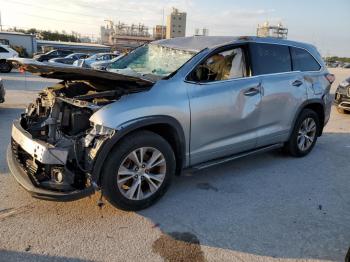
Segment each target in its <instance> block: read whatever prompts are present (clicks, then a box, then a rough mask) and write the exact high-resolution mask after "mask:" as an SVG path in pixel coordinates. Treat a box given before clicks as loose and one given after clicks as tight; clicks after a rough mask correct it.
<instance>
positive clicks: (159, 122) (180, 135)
mask: <svg viewBox="0 0 350 262" xmlns="http://www.w3.org/2000/svg"><path fill="white" fill-rule="evenodd" d="M140 130H149V131H152V132H154V133H156V134H158V135H160V136H161V137H163V138H164V139H165V140H166V141H167V142H168V143H169V144H170V146H171V147H172V149H173V150H174V154H175V159H176V174H178V175H179V174H181V170H182V169H183V168H184V167H185V164H186V139H185V134H184V131H183V129H182V127H181V125H180V123H179V122H178V121H177V120H176V119H175V118H173V117H170V116H149V117H142V118H139V119H136V120H133V121H131V122H129V123H126V124H124V125H123V126H122V128H121V129H120V130H118V131H117V132H116V133H115V135H114V136H113V137H112V138H111V139H109V140H108V141H106V142H105V143H104V144H103V145H102V147H101V149H100V150H99V152H98V153H97V158H96V160H95V163H94V166H93V170H92V179H93V181H97V182H98V183H99V182H100V181H101V180H100V179H101V174H102V167H103V163H104V162H105V160H106V159H107V157H108V154H109V152H110V151H111V150H112V149H113V148H114V147H115V146H117V145H118V143H119V142H120V141H121V140H122V139H123V138H124V137H125V136H127V135H129V134H131V133H134V132H137V131H140Z"/></svg>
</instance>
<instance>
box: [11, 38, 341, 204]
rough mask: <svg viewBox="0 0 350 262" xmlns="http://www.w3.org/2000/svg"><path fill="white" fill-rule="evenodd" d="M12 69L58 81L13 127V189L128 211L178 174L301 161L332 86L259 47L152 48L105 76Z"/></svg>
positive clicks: (307, 49)
mask: <svg viewBox="0 0 350 262" xmlns="http://www.w3.org/2000/svg"><path fill="white" fill-rule="evenodd" d="M13 63H14V64H17V65H19V66H21V67H23V68H24V69H25V70H27V71H30V72H33V73H36V74H39V75H41V76H42V77H48V78H54V79H62V82H61V83H59V84H57V85H56V86H53V87H49V88H46V89H45V90H43V91H42V92H41V93H39V96H38V98H37V99H36V100H35V101H34V102H33V103H31V104H30V105H29V106H28V108H27V109H26V112H25V113H24V114H22V116H21V118H20V119H19V120H17V121H15V122H14V123H13V128H12V139H11V145H10V147H9V150H8V164H9V167H10V170H11V172H12V173H13V175H14V177H15V178H16V179H17V181H18V182H19V183H20V184H21V185H22V186H23V187H24V188H25V189H27V190H28V191H29V192H30V193H31V194H32V195H33V196H34V197H37V198H41V199H46V200H59V201H69V200H74V199H79V198H82V197H85V196H88V195H91V194H93V193H94V192H96V191H101V196H102V194H103V196H105V197H106V199H107V200H108V201H109V202H110V203H111V204H112V205H114V206H116V207H119V208H122V209H126V210H139V209H143V208H146V207H148V206H150V205H151V204H153V203H154V202H155V201H156V200H157V199H159V197H160V196H162V195H163V194H164V193H165V191H166V189H167V188H168V186H169V185H170V182H171V179H172V177H173V176H174V175H176V174H177V175H179V174H181V173H182V171H183V170H184V169H192V170H199V169H202V168H206V167H209V166H213V165H217V164H219V163H223V162H226V161H229V160H232V159H236V158H239V157H242V156H246V155H249V154H253V153H258V152H263V151H266V150H271V149H276V148H284V149H285V151H287V152H289V154H291V155H292V156H296V157H302V156H305V155H307V154H308V153H309V152H310V151H311V150H312V149H313V147H314V145H315V143H316V140H317V138H318V137H319V136H321V134H322V130H323V127H324V126H325V125H326V123H327V122H328V119H329V116H330V109H331V103H332V100H331V98H330V94H329V91H330V87H331V84H332V82H333V81H334V76H333V75H331V74H329V72H328V71H327V69H326V67H325V65H324V63H323V61H322V58H321V56H320V55H319V53H318V52H317V50H316V48H315V47H314V46H312V45H309V44H304V43H298V42H293V41H286V40H278V39H273V38H256V37H239V38H237V37H189V38H176V39H171V40H161V41H156V42H153V43H150V44H149V45H145V46H142V47H140V48H138V49H136V50H134V51H133V52H131V53H130V54H128V55H127V56H125V57H123V58H122V59H120V60H117V61H116V62H115V63H113V64H111V65H110V66H109V68H108V71H98V70H92V69H86V68H77V67H70V66H65V67H62V66H59V65H54V64H52V65H50V64H42V63H40V62H36V61H33V60H19V59H17V60H16V61H13Z"/></svg>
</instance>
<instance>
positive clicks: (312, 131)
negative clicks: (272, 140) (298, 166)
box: [285, 109, 320, 157]
mask: <svg viewBox="0 0 350 262" xmlns="http://www.w3.org/2000/svg"><path fill="white" fill-rule="evenodd" d="M319 133H320V121H319V117H318V115H317V113H316V112H315V111H313V110H311V109H304V110H303V111H302V112H301V114H300V115H299V117H298V119H297V121H296V123H295V126H294V129H293V132H292V134H291V137H290V139H289V141H288V142H287V143H286V144H285V151H287V152H288V153H289V154H291V155H292V156H296V157H303V156H306V155H307V154H309V153H310V152H311V150H312V149H313V147H314V146H315V144H316V141H317V137H318V134H319Z"/></svg>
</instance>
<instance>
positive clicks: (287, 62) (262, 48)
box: [251, 43, 292, 75]
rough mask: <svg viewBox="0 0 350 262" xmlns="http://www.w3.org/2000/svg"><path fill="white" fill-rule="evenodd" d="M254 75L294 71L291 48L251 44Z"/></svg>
mask: <svg viewBox="0 0 350 262" xmlns="http://www.w3.org/2000/svg"><path fill="white" fill-rule="evenodd" d="M251 57H252V64H253V65H252V66H253V68H252V69H253V74H254V75H263V74H274V73H283V72H290V71H292V62H291V58H290V53H289V47H288V46H284V45H275V44H260V43H254V44H251Z"/></svg>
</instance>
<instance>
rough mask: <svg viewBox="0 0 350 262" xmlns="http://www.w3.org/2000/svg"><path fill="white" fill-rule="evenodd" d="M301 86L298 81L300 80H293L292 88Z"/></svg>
mask: <svg viewBox="0 0 350 262" xmlns="http://www.w3.org/2000/svg"><path fill="white" fill-rule="evenodd" d="M302 84H303V82H302V81H300V80H295V81H294V82H293V84H292V85H293V86H301V85H302Z"/></svg>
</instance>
